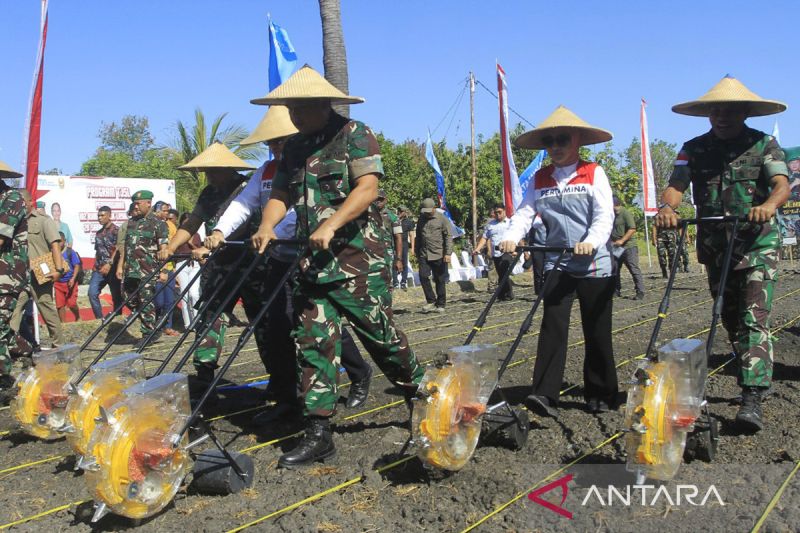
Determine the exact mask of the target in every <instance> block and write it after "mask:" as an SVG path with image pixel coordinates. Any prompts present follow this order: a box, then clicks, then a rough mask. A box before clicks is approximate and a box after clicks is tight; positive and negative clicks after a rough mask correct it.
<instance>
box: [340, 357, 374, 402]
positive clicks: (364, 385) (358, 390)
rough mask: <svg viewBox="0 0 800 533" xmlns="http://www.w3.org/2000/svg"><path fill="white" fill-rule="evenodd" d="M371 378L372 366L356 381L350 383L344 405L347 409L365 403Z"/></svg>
mask: <svg viewBox="0 0 800 533" xmlns="http://www.w3.org/2000/svg"><path fill="white" fill-rule="evenodd" d="M371 380H372V367H370V369H369V374H368V375H367V376H366V377H364V379H360V380H358V381H354V382H352V383H351V384H350V393H349V394H348V395H347V402H345V404H344V405H345V407H347V408H348V409H355V408H356V407H361V406H362V405H364V404H365V403H367V398H368V397H369V383H370V381H371Z"/></svg>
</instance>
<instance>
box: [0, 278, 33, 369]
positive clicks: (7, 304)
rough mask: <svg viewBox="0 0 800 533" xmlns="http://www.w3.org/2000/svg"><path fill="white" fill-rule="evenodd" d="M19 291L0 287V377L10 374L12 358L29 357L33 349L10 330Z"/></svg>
mask: <svg viewBox="0 0 800 533" xmlns="http://www.w3.org/2000/svg"><path fill="white" fill-rule="evenodd" d="M19 292H20V291H19V290H14V289H13V288H12V287H8V286H0V376H2V375H9V374H11V365H12V357H21V356H30V355H31V354H32V353H33V348H32V347H31V345H30V343H28V341H27V340H25V339H24V338H23V337H22V336H21V335H19V334H18V333H16V332H15V331H14V330H13V329H11V316H12V315H13V313H14V308H15V307H16V305H17V299H18V298H19Z"/></svg>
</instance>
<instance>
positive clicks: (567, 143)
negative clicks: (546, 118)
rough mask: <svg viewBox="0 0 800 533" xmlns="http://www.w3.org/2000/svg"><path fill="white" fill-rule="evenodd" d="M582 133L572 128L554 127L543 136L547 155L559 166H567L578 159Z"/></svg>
mask: <svg viewBox="0 0 800 533" xmlns="http://www.w3.org/2000/svg"><path fill="white" fill-rule="evenodd" d="M580 140H581V139H580V133H578V132H577V131H575V130H574V129H572V128H553V129H552V130H551V131H549V132H548V133H547V134H546V135H543V136H542V142H543V144H544V145H545V149H546V150H547V155H549V156H550V160H551V161H552V162H553V164H554V165H555V166H557V167H565V166H568V165H571V164H573V163H576V162H577V161H578V149H579V148H580V146H581V145H580Z"/></svg>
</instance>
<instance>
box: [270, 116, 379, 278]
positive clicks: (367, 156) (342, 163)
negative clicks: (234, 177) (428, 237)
mask: <svg viewBox="0 0 800 533" xmlns="http://www.w3.org/2000/svg"><path fill="white" fill-rule="evenodd" d="M366 174H376V175H378V177H379V178H382V177H383V163H382V161H381V155H380V148H379V147H378V141H377V139H375V136H374V135H373V133H372V131H371V130H370V129H369V128H368V127H367V126H366V125H365V124H363V123H361V122H358V121H355V120H348V119H346V118H344V117H342V116H340V115H337V114H335V113H334V114H332V115H331V118H330V120H329V121H328V124H327V125H326V126H325V128H324V129H323V130H322V131H319V132H317V133H315V134H313V135H304V134H297V135H294V136H293V137H292V138H290V139H289V140H288V141H287V142H286V146H285V147H284V149H283V153H282V157H281V162H280V164H279V166H278V170H277V172H276V173H275V177H274V178H273V180H272V188H273V189H276V190H282V191H286V192H287V193H288V194H289V198H290V203H291V204H292V205H294V206H295V210H296V211H297V230H296V236H297V238H298V239H307V238H308V237H309V235H311V233H313V232H314V230H315V229H316V228H317V227H318V226H319V225H320V224H321V223H322V222H324V221H325V220H327V219H328V218H330V217H331V216H332V215H333V214H334V213H335V212H336V210H337V209H339V207H340V206H341V205H342V204H343V203H344V201H345V199H346V198H347V195H348V194H350V191H351V190H353V188H354V187H355V186H356V181H357V180H358V178H360V177H361V176H364V175H366ZM334 238H336V239H337V240H338V239H341V242H334V243H332V245H331V247H330V249H329V250H318V251H315V252H313V253H312V254H311V255H310V256H308V257H306V258H304V259H303V260H302V261H301V263H300V269H301V271H302V272H303V275H304V277H305V279H306V280H308V281H311V282H313V283H330V282H333V281H338V280H342V279H346V278H351V277H355V276H358V275H361V274H366V273H368V272H377V271H380V270H381V269H384V268H387V267H388V264H389V263H388V261H389V256H388V254H387V253H386V246H385V243H386V241H387V236H386V230H385V229H384V226H383V220H382V219H381V214H380V212H379V210H378V208H377V206H376V205H375V204H374V203H372V204H370V205H369V207H368V208H367V209H366V210H365V211H364V212H363V213H361V214H360V215H359V216H358V217H357V218H356V219H355V220H353V221H351V222H349V223H347V224H345V225H344V226H343V227H342V228H340V229H339V230H338V231H337V232H336V235H335V237H334Z"/></svg>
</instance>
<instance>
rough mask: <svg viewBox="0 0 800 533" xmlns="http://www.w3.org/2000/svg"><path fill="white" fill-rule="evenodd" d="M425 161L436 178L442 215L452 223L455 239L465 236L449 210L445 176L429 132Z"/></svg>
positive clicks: (451, 227)
mask: <svg viewBox="0 0 800 533" xmlns="http://www.w3.org/2000/svg"><path fill="white" fill-rule="evenodd" d="M425 159H427V160H428V164H429V165H430V166H431V168H433V174H434V176H435V177H436V194H437V196H438V197H439V208H440V210H441V212H442V214H443V215H444V216H445V217H447V219H448V220H449V221H450V229H451V230H452V232H453V236H454V237H460V236H462V235H464V230H463V229H461V228H459V227H458V226H456V225H455V222H453V217H452V216H450V210H448V209H447V198H446V196H445V191H444V174H442V169H441V168H439V161H438V160H437V159H436V154H435V153H434V152H433V141H431V132H430V131H429V132H428V140H427V141H425Z"/></svg>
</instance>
